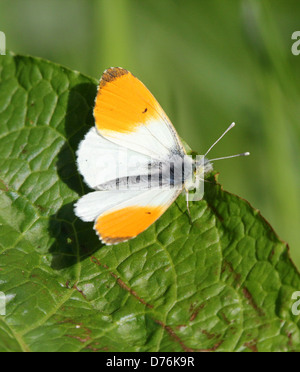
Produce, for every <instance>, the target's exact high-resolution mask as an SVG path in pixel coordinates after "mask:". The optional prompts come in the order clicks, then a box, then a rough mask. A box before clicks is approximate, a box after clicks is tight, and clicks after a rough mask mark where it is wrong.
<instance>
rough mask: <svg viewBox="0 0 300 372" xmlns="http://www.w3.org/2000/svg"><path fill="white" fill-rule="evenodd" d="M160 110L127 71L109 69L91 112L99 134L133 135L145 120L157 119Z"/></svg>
mask: <svg viewBox="0 0 300 372" xmlns="http://www.w3.org/2000/svg"><path fill="white" fill-rule="evenodd" d="M161 110H162V109H161V107H160V105H159V104H158V102H157V101H156V99H155V98H154V97H153V95H152V94H151V93H150V92H149V90H148V89H147V88H146V87H145V85H144V84H143V83H142V82H141V81H140V80H139V79H137V78H136V77H135V76H133V75H132V74H131V73H130V72H129V71H127V70H125V69H122V68H120V67H113V68H110V69H108V70H106V71H105V72H104V73H103V75H102V78H101V80H100V84H99V88H98V94H97V97H96V102H95V108H94V117H95V121H96V127H97V129H98V130H99V131H100V132H101V131H106V130H108V131H117V132H122V133H130V132H133V131H135V130H136V129H137V128H138V127H139V126H140V125H144V124H145V123H146V122H147V121H148V120H149V119H156V118H158V116H159V113H160V112H161Z"/></svg>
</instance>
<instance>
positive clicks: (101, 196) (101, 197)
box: [74, 190, 138, 222]
mask: <svg viewBox="0 0 300 372" xmlns="http://www.w3.org/2000/svg"><path fill="white" fill-rule="evenodd" d="M137 195H138V192H137V191H127V190H126V191H117V190H112V191H94V192H90V193H89V194H86V195H84V196H83V197H81V198H80V199H79V200H77V202H76V204H75V205H74V212H75V214H76V216H77V217H79V218H81V219H82V220H83V221H85V222H88V221H95V220H96V218H97V217H98V216H100V214H102V213H103V212H105V211H107V210H109V209H111V208H114V207H116V206H118V205H120V204H122V203H124V202H129V201H130V200H132V199H133V198H135V197H136V196H137Z"/></svg>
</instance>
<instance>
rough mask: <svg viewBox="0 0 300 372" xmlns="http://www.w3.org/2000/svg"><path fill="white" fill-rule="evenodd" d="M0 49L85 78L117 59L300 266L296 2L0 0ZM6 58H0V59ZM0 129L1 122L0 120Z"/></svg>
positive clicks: (299, 21) (299, 13)
mask: <svg viewBox="0 0 300 372" xmlns="http://www.w3.org/2000/svg"><path fill="white" fill-rule="evenodd" d="M0 30H1V31H3V32H5V34H6V40H7V48H8V49H10V50H12V51H14V52H16V53H22V54H31V55H35V56H40V57H44V58H47V59H50V60H52V61H55V62H57V63H61V64H63V65H66V66H67V67H69V68H71V69H75V70H79V71H80V72H82V73H85V74H88V75H90V76H93V77H99V78H100V76H101V74H102V72H103V70H104V69H105V68H107V67H110V66H122V67H124V68H127V69H128V70H130V71H132V72H133V73H134V74H135V75H136V76H137V77H139V78H140V79H141V80H142V81H143V82H144V83H145V84H146V85H147V87H148V88H149V89H150V90H151V91H152V93H153V94H154V95H155V96H156V98H157V99H158V100H159V102H160V103H161V105H162V106H163V108H164V109H165V111H166V112H167V114H168V115H169V117H170V118H171V120H172V122H173V124H174V126H175V127H176V129H177V130H178V132H179V134H180V136H181V137H182V138H184V139H185V140H186V141H187V142H188V144H189V145H190V146H191V147H192V148H193V149H194V150H195V151H197V152H199V153H204V152H205V151H206V149H207V148H208V147H209V146H210V145H211V144H212V143H213V142H214V141H215V140H216V138H217V137H218V136H219V135H220V134H221V133H222V132H223V131H224V130H225V129H226V128H227V126H228V125H229V124H230V123H231V122H232V121H235V122H236V123H237V127H236V128H235V129H234V130H233V131H231V132H230V134H228V135H227V136H226V137H225V138H224V139H223V140H222V141H221V142H220V143H219V144H218V145H217V146H216V147H215V148H214V149H213V151H212V153H211V154H210V157H217V156H224V155H230V154H233V153H239V152H244V151H250V152H251V156H250V157H248V158H237V159H231V160H224V161H220V162H218V163H216V164H215V168H216V170H218V171H219V172H220V173H221V174H220V182H221V183H222V184H223V185H224V188H225V189H226V190H228V191H230V192H233V193H236V194H238V195H240V196H242V197H243V198H245V199H247V200H248V201H249V202H250V203H251V204H252V205H253V206H254V207H256V208H258V209H260V210H261V212H262V214H263V216H264V217H265V218H267V220H268V221H269V222H270V224H271V225H272V226H273V227H274V228H275V230H276V231H277V233H278V234H279V236H280V237H281V238H282V239H283V240H285V241H287V242H288V243H289V245H290V248H291V256H292V258H293V260H294V262H295V263H296V264H297V266H298V267H300V244H299V243H300V192H299V191H300V187H299V186H300V174H299V164H300V162H299V160H300V155H299V147H300V101H299V97H300V95H299V93H300V85H299V83H300V55H299V56H294V55H293V54H292V52H291V46H292V44H293V42H294V41H293V40H292V39H291V35H292V33H293V32H294V31H296V30H300V2H299V1H296V0H289V1H283V0H272V1H271V0H269V1H268V0H226V1H225V0H209V1H208V0H160V1H159V0H51V1H49V0H7V1H6V0H0ZM1 58H5V57H1ZM0 125H1V123H0Z"/></svg>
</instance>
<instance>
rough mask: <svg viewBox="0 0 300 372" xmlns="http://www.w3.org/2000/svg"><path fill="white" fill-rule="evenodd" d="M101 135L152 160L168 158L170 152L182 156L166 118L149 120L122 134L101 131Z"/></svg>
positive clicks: (175, 135)
mask: <svg viewBox="0 0 300 372" xmlns="http://www.w3.org/2000/svg"><path fill="white" fill-rule="evenodd" d="M100 132H101V134H102V135H103V136H104V137H105V138H107V139H109V140H111V141H112V142H114V143H116V144H118V145H120V146H124V147H127V148H128V149H130V150H133V151H137V152H139V153H142V154H145V155H148V156H149V157H151V158H154V159H158V160H159V159H161V158H166V157H168V156H170V154H171V153H172V151H174V152H180V153H182V154H184V153H185V152H184V149H183V147H182V145H181V143H180V142H179V139H178V137H177V134H176V132H175V130H174V129H173V127H172V124H171V123H170V122H169V120H168V119H167V118H166V117H159V120H158V119H154V118H151V119H150V120H148V121H147V122H146V123H145V124H144V125H140V126H138V127H137V128H136V129H135V130H134V131H132V132H129V133H123V132H118V131H110V130H105V129H102V130H101V131H100Z"/></svg>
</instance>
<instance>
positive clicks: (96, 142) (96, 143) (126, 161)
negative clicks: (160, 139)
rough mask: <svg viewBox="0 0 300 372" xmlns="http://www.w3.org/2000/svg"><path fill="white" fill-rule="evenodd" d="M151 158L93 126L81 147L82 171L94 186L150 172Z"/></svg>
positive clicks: (86, 179)
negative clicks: (115, 141) (110, 138)
mask: <svg viewBox="0 0 300 372" xmlns="http://www.w3.org/2000/svg"><path fill="white" fill-rule="evenodd" d="M150 161H151V158H150V157H149V156H147V155H144V154H141V153H138V152H136V151H132V150H129V149H128V148H126V147H124V146H120V145H118V144H115V143H113V142H111V141H109V140H107V139H106V138H104V137H103V136H101V135H100V134H98V132H97V130H96V128H95V127H93V128H91V129H90V130H89V132H88V133H87V134H86V136H85V138H84V139H83V141H81V143H80V144H79V148H78V150H77V165H78V170H79V172H80V173H81V174H82V176H83V178H84V181H85V182H86V183H87V185H88V186H89V187H91V188H92V189H97V187H98V186H99V185H101V184H104V183H107V182H109V181H112V180H116V179H118V178H122V177H130V176H135V175H143V174H147V172H148V163H149V162H150Z"/></svg>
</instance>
